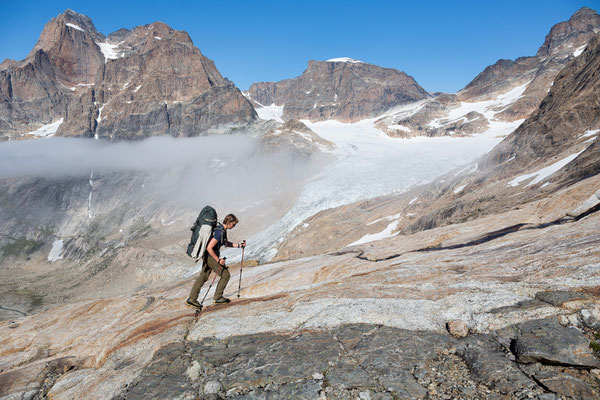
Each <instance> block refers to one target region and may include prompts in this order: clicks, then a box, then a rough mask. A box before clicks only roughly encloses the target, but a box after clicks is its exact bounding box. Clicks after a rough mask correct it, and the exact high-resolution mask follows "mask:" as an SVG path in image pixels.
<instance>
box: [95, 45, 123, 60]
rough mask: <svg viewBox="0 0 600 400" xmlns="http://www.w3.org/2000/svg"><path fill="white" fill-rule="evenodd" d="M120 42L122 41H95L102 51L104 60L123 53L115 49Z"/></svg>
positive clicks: (120, 55) (112, 58)
mask: <svg viewBox="0 0 600 400" xmlns="http://www.w3.org/2000/svg"><path fill="white" fill-rule="evenodd" d="M121 43H123V42H119V43H117V44H111V43H108V42H105V43H100V42H96V44H97V45H98V46H99V47H100V51H102V54H104V62H106V61H107V60H115V59H117V58H120V57H123V54H121V53H119V52H118V51H117V47H119V45H120V44H121Z"/></svg>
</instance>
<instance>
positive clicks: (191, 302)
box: [185, 299, 202, 310]
mask: <svg viewBox="0 0 600 400" xmlns="http://www.w3.org/2000/svg"><path fill="white" fill-rule="evenodd" d="M185 304H186V305H187V306H189V307H194V308H196V309H198V310H202V305H201V304H200V303H198V300H192V299H187V300H186V301H185Z"/></svg>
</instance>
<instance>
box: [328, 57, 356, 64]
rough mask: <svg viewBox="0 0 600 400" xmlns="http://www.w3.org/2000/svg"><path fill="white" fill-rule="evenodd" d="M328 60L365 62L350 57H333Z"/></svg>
mask: <svg viewBox="0 0 600 400" xmlns="http://www.w3.org/2000/svg"><path fill="white" fill-rule="evenodd" d="M327 62H347V63H363V64H364V62H363V61H360V60H354V59H352V58H349V57H339V58H331V59H329V60H327Z"/></svg>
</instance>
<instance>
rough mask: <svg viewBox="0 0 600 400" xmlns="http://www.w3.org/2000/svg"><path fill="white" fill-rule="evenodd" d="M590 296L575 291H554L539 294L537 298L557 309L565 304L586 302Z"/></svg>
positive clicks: (536, 295)
mask: <svg viewBox="0 0 600 400" xmlns="http://www.w3.org/2000/svg"><path fill="white" fill-rule="evenodd" d="M588 297H589V296H588V295H587V294H586V293H583V292H578V291H574V290H554V291H544V292H537V293H536V294H535V298H536V299H538V300H540V301H543V302H545V303H548V304H552V305H553V306H555V307H560V306H562V305H563V304H564V303H566V302H568V301H573V300H585V299H586V298H588Z"/></svg>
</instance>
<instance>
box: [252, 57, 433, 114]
mask: <svg viewBox="0 0 600 400" xmlns="http://www.w3.org/2000/svg"><path fill="white" fill-rule="evenodd" d="M246 96H247V97H248V99H250V100H252V101H253V102H254V103H255V104H256V105H264V106H269V105H272V104H275V105H277V106H283V118H284V119H286V120H288V119H309V120H311V121H323V120H328V119H335V120H338V121H343V122H355V121H358V120H361V119H365V118H372V117H375V116H378V115H381V114H382V113H383V112H384V111H387V110H389V109H390V108H393V107H395V106H398V105H402V104H407V103H412V102H415V101H419V100H422V99H426V98H428V97H430V96H429V94H428V93H427V91H425V89H423V88H422V87H421V86H419V84H418V83H417V82H416V81H415V80H414V79H413V78H412V77H410V76H409V75H407V74H405V73H404V72H401V71H398V70H395V69H392V68H382V67H379V66H376V65H373V64H368V63H364V62H362V61H357V60H352V59H349V58H336V59H331V60H328V61H314V60H311V61H309V62H308V68H307V69H306V70H305V71H304V72H303V73H302V75H300V76H299V77H297V78H294V79H287V80H284V81H280V82H260V83H255V84H253V85H252V86H251V87H250V89H249V90H248V92H247V93H246Z"/></svg>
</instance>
